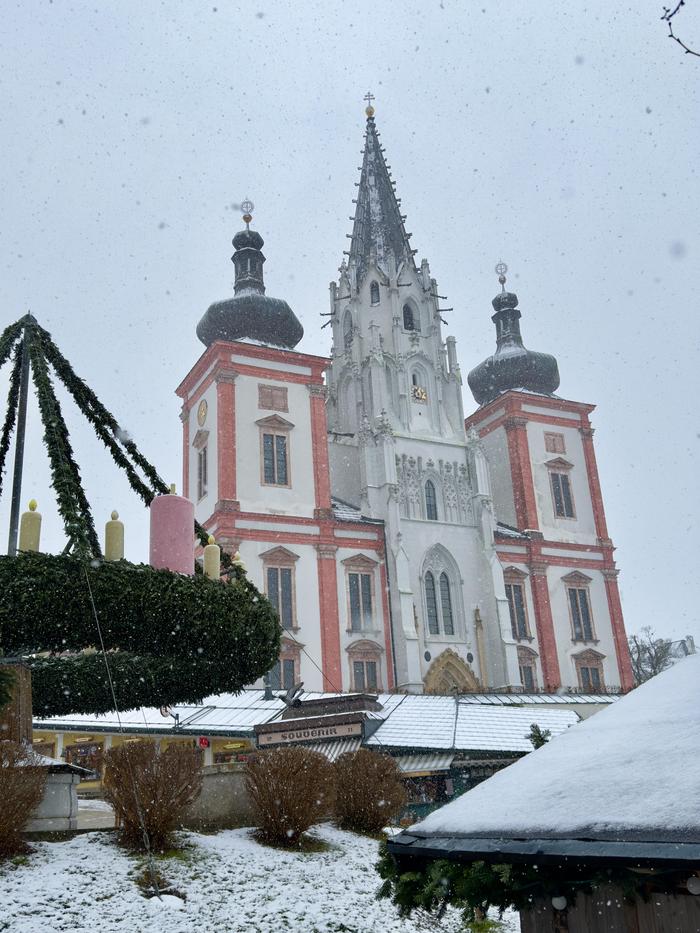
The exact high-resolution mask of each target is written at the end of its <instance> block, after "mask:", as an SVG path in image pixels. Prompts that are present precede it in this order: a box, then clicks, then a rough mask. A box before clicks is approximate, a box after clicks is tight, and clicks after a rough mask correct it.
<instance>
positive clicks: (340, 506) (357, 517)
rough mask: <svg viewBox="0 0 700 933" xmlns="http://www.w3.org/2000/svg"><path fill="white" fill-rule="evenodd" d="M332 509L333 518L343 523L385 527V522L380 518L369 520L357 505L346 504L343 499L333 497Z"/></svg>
mask: <svg viewBox="0 0 700 933" xmlns="http://www.w3.org/2000/svg"><path fill="white" fill-rule="evenodd" d="M331 508H332V509H333V517H334V518H336V519H337V520H338V521H341V522H366V523H367V524H370V525H383V524H384V522H383V521H382V520H381V519H379V518H367V517H366V516H364V515H363V514H362V512H361V511H360V509H358V508H357V506H356V505H352V504H351V503H350V502H345V501H344V500H343V499H337V498H336V497H335V496H332V497H331Z"/></svg>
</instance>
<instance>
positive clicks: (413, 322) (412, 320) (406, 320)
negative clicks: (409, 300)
mask: <svg viewBox="0 0 700 933" xmlns="http://www.w3.org/2000/svg"><path fill="white" fill-rule="evenodd" d="M403 329H404V330H416V331H419V330H420V317H419V316H418V314H416V313H415V312H414V310H413V306H412V305H410V304H405V305H404V306H403Z"/></svg>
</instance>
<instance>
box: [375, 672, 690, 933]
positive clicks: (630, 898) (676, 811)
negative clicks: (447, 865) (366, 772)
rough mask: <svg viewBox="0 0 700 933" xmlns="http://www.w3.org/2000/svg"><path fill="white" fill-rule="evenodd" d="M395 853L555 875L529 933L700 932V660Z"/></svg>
mask: <svg viewBox="0 0 700 933" xmlns="http://www.w3.org/2000/svg"><path fill="white" fill-rule="evenodd" d="M389 851H390V852H391V853H392V855H394V857H395V858H396V859H397V860H398V861H399V865H400V867H401V868H403V867H404V866H405V867H406V868H407V869H408V867H409V866H410V867H411V868H420V867H421V866H422V865H424V864H425V863H426V862H430V861H433V860H436V859H447V860H450V861H456V862H465V863H466V862H475V861H483V862H487V863H492V864H493V863H496V864H507V865H512V866H532V867H534V866H536V867H537V872H538V875H539V877H540V878H541V883H538V884H533V886H532V895H531V896H530V897H529V898H528V901H527V903H525V904H523V903H522V897H521V903H520V904H519V905H518V906H519V907H520V910H521V924H522V930H523V933H535V931H537V933H540V931H557V933H559V931H563V930H566V931H569V933H618V931H619V933H623V931H624V933H627V931H645V930H649V931H652V930H653V931H654V933H692V931H700V656H699V655H693V656H691V657H688V658H687V659H686V660H684V661H681V662H680V663H678V664H677V665H675V666H674V667H672V668H671V669H670V670H668V671H665V672H664V673H663V674H660V675H659V676H657V677H655V678H653V679H652V680H650V681H648V682H647V683H645V684H643V685H642V686H640V687H638V688H637V689H636V690H634V691H633V692H632V693H630V694H628V695H627V696H626V697H624V698H623V699H621V700H620V701H619V702H617V703H615V704H614V705H612V706H609V707H608V708H606V709H604V710H603V711H602V712H600V713H599V714H598V715H596V716H594V717H593V718H591V719H588V720H586V721H585V722H582V723H579V724H578V725H576V726H574V727H573V728H572V729H569V730H568V731H566V732H565V733H563V734H562V735H560V736H558V737H556V738H555V739H553V740H552V741H551V742H549V743H548V744H547V745H545V746H544V747H543V748H540V749H539V750H538V751H536V752H533V753H532V754H530V755H527V756H526V757H525V758H522V759H521V760H520V761H517V762H516V763H515V764H513V765H511V766H510V767H508V768H506V769H505V770H503V771H500V772H498V773H497V774H495V775H494V776H493V777H491V778H489V779H488V780H486V781H484V782H483V783H482V784H479V785H478V786H477V787H475V788H474V789H473V790H470V791H468V792H467V793H466V794H464V795H463V796H462V797H460V798H458V799H457V800H454V801H453V802H451V803H449V804H447V805H446V806H444V807H442V808H441V809H440V810H437V811H435V812H433V813H432V814H430V815H429V816H428V817H427V818H426V819H425V820H424V821H423V822H421V823H418V824H416V825H414V826H412V827H411V828H410V829H408V830H406V831H405V832H403V833H401V834H400V835H398V836H396V837H394V838H393V840H391V841H390V842H389ZM557 883H560V884H561V890H557V888H556V885H557ZM521 894H522V892H521Z"/></svg>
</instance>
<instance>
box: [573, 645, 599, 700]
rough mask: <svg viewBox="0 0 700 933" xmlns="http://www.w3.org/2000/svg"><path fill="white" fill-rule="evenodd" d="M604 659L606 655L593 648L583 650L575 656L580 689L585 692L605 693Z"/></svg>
mask: <svg viewBox="0 0 700 933" xmlns="http://www.w3.org/2000/svg"><path fill="white" fill-rule="evenodd" d="M603 659H604V655H602V654H599V653H598V652H597V651H592V650H588V651H582V652H581V654H579V655H575V656H574V664H575V665H576V676H577V678H578V685H579V689H580V690H583V691H584V692H585V693H603V692H604V691H605V679H604V676H603Z"/></svg>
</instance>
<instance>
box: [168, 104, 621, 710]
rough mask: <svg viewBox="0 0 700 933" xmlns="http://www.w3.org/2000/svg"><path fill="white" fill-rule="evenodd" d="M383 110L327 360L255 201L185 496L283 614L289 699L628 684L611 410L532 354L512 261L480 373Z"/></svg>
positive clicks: (209, 340)
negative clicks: (385, 130)
mask: <svg viewBox="0 0 700 933" xmlns="http://www.w3.org/2000/svg"><path fill="white" fill-rule="evenodd" d="M366 114H367V124H366V133H365V142H364V154H363V162H362V168H361V174H360V181H359V187H358V188H357V189H356V191H357V196H356V199H355V213H354V223H353V230H352V237H351V241H350V248H349V250H348V252H347V253H346V254H345V257H344V259H343V262H342V264H341V267H340V270H339V271H340V275H339V278H338V281H337V282H334V283H333V284H332V285H331V289H330V309H329V315H328V317H329V322H330V324H331V332H332V346H331V347H330V352H329V356H328V357H327V358H326V357H319V356H314V355H309V354H306V353H303V352H299V351H297V350H296V349H295V347H296V346H297V344H298V343H299V341H300V340H301V338H302V336H303V329H302V326H301V324H300V323H299V321H298V319H297V317H296V316H295V314H294V312H293V311H292V309H291V308H290V307H289V305H288V304H287V302H286V301H284V300H282V299H276V298H271V297H270V296H268V295H266V293H265V285H264V276H263V264H264V262H265V256H264V255H263V253H262V248H263V245H264V244H263V238H262V236H261V235H260V233H258V232H257V231H256V230H254V229H253V228H252V227H251V223H252V215H251V210H252V205H251V204H244V205H243V208H244V211H245V213H244V216H243V221H244V224H245V227H244V229H242V230H241V231H240V232H239V233H237V234H236V235H235V237H234V239H233V246H234V250H235V252H234V256H233V263H234V267H235V284H234V295H233V297H231V298H228V299H225V300H223V301H218V302H215V303H214V304H212V305H211V306H210V307H209V309H208V310H207V311H206V313H205V314H204V316H203V317H202V319H201V320H200V321H199V324H198V325H197V335H198V337H199V338H200V340H201V341H202V343H203V344H204V345H205V347H206V349H205V350H204V352H203V353H202V355H201V357H200V358H199V359H198V360H197V362H196V363H195V364H194V366H193V367H192V369H191V370H190V372H189V373H188V374H187V376H186V377H185V378H184V380H183V381H182V383H181V384H180V386H179V387H178V389H177V394H178V396H179V397H180V398H181V400H182V414H181V418H182V426H183V434H182V443H183V483H184V486H183V488H184V494H185V495H186V496H188V497H189V498H190V499H191V500H192V501H193V502H194V503H195V509H196V517H197V518H198V519H199V521H200V522H202V524H204V525H205V526H206V527H207V528H208V529H209V530H210V532H211V533H212V534H213V535H214V536H215V538H216V540H217V542H218V543H219V544H221V545H222V546H223V547H224V548H226V549H227V550H229V551H231V552H234V551H238V552H239V553H240V555H241V559H242V561H243V563H244V565H245V567H246V570H247V572H248V574H249V575H250V577H251V579H252V580H253V581H254V582H255V583H256V585H258V586H259V588H260V589H261V590H263V591H264V592H265V593H266V594H267V596H268V598H269V599H270V600H271V601H272V603H273V605H274V606H275V607H276V608H277V611H278V613H279V616H280V623H281V626H282V629H283V636H282V651H281V654H280V658H279V662H278V664H277V666H276V667H275V668H274V669H273V671H272V672H271V674H270V681H271V685H272V686H273V687H275V688H289V687H291V686H293V685H294V684H295V683H298V682H303V683H304V686H305V689H306V690H325V691H333V692H341V691H345V692H347V691H357V692H376V691H397V692H410V693H422V692H426V693H443V694H449V693H466V692H484V691H488V692H497V691H499V692H502V691H522V692H524V693H528V694H532V693H536V692H539V691H545V692H554V691H559V690H562V689H563V690H564V691H567V690H569V691H573V692H576V691H578V692H583V693H597V692H601V691H607V690H628V689H629V688H630V687H631V686H632V685H633V678H632V671H631V665H630V659H629V653H628V649H627V639H626V635H625V629H624V622H623V618H622V608H621V603H620V597H619V592H618V584H617V574H618V571H617V569H616V567H615V562H614V559H613V550H614V549H613V544H612V541H611V539H610V537H609V535H608V530H607V526H606V520H605V510H604V507H603V499H602V494H601V489H600V483H599V479H598V472H597V468H596V457H595V451H594V445H593V428H592V426H591V421H590V416H591V413H592V411H593V408H594V406H593V405H590V404H585V403H582V402H577V401H570V400H567V399H566V398H564V397H562V396H561V395H558V394H557V390H558V388H559V371H558V367H557V362H556V359H555V358H554V357H553V356H550V355H549V354H546V353H540V352H535V351H532V350H529V349H526V347H525V346H524V344H523V339H522V337H521V332H520V317H521V314H520V311H519V309H518V298H517V296H516V295H515V294H513V293H512V292H510V291H508V290H507V288H506V286H507V278H506V272H507V269H506V267H505V266H504V265H499V267H498V269H497V271H498V273H499V281H500V288H501V290H500V292H499V293H498V294H497V295H496V297H495V298H494V300H493V311H494V313H493V315H492V321H493V323H494V324H495V328H496V349H495V352H494V353H493V355H492V356H490V357H489V358H488V359H486V360H484V361H483V362H481V363H479V364H478V365H475V366H474V367H473V368H472V369H471V371H470V372H469V373H468V376H467V378H466V380H463V376H462V371H461V369H460V361H459V355H458V352H457V346H456V341H455V338H454V337H452V336H444V334H443V327H444V321H443V319H442V317H441V313H440V304H439V302H440V298H439V296H438V287H437V284H436V280H435V279H434V278H433V277H432V274H431V270H430V268H429V266H428V262H427V261H426V260H425V259H423V260H422V261H419V260H418V259H417V258H416V250H414V249H413V248H412V247H411V244H410V235H409V234H407V233H406V228H405V216H404V215H403V214H402V213H401V203H400V199H399V198H398V197H397V195H396V189H395V183H394V182H393V180H392V178H391V174H390V172H389V170H388V167H387V163H386V159H385V154H384V149H383V147H382V146H381V145H380V140H379V133H378V131H377V127H376V123H375V119H374V110H373V108H372V107H371V106H368V107H367V111H366ZM339 237H340V232H339ZM470 362H474V363H476V362H477V361H470ZM465 381H466V385H465V384H464V382H465ZM465 399H466V400H467V407H468V410H467V411H466V412H465Z"/></svg>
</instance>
